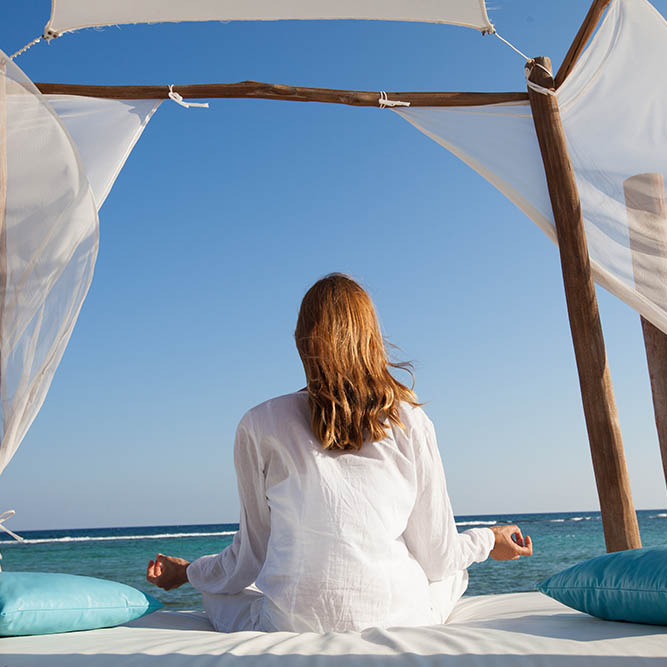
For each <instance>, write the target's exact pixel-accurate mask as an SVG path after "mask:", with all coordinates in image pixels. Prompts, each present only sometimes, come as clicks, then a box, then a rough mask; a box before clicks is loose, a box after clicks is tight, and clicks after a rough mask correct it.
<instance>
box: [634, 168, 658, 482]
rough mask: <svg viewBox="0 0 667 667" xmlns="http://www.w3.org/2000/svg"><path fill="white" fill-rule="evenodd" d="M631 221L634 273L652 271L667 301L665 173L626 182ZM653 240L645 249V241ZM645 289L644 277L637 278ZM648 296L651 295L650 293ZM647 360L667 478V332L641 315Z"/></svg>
mask: <svg viewBox="0 0 667 667" xmlns="http://www.w3.org/2000/svg"><path fill="white" fill-rule="evenodd" d="M623 186H624V190H625V203H626V206H627V211H628V223H629V224H630V249H631V250H632V251H633V253H632V266H633V271H634V273H635V276H636V277H637V278H640V277H641V275H642V274H643V273H644V272H646V271H650V272H651V274H652V276H653V277H654V278H656V277H657V281H656V282H657V283H658V284H659V285H660V287H659V288H658V289H659V293H658V294H652V295H651V296H652V297H653V298H655V299H660V300H662V301H663V303H665V302H667V206H666V205H665V184H664V180H663V177H662V174H637V175H636V176H631V177H630V178H628V179H626V181H625V182H624V184H623ZM647 243H649V244H650V248H649V252H646V250H647V248H646V244H647ZM637 290H638V291H640V292H641V291H642V281H641V280H638V281H637ZM647 296H648V295H647ZM641 323H642V330H643V333H644V345H645V347H646V362H647V364H648V372H649V377H650V379H651V391H652V394H653V410H654V413H655V425H656V428H657V429H658V442H659V444H660V454H661V456H662V468H663V472H664V474H665V482H667V334H665V333H664V332H663V331H661V330H660V329H658V327H656V326H654V325H653V324H651V322H649V321H648V320H646V319H645V318H643V317H642V318H641Z"/></svg>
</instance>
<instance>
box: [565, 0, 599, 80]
mask: <svg viewBox="0 0 667 667" xmlns="http://www.w3.org/2000/svg"><path fill="white" fill-rule="evenodd" d="M610 2H611V0H594V2H593V4H592V5H591V6H590V9H589V10H588V14H586V18H585V19H584V22H583V23H582V24H581V27H580V28H579V32H577V34H576V36H575V38H574V41H573V42H572V44H571V45H570V48H569V50H568V52H567V53H566V54H565V58H564V59H563V62H562V63H561V66H560V67H559V68H558V72H557V74H556V77H555V78H554V83H555V84H556V88H560V86H561V84H562V83H563V81H565V79H566V78H567V76H568V75H569V73H570V72H571V71H572V68H573V67H574V65H575V63H576V62H577V60H578V59H579V56H580V55H581V52H582V51H583V50H584V48H585V46H586V44H587V43H588V40H589V39H590V37H591V35H592V34H593V31H594V30H595V28H596V26H597V24H598V23H599V22H600V17H601V16H602V14H603V13H604V10H605V9H606V8H607V6H608V5H609V3H610Z"/></svg>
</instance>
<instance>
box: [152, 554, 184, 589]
mask: <svg viewBox="0 0 667 667" xmlns="http://www.w3.org/2000/svg"><path fill="white" fill-rule="evenodd" d="M188 565H190V562H189V561H187V560H184V559H183V558H175V557H174V556H164V555H163V554H158V555H157V556H155V560H154V561H153V560H149V561H148V567H147V568H146V579H147V580H148V581H150V583H151V584H155V585H156V586H159V587H160V588H164V590H165V591H170V590H171V589H172V588H178V587H179V586H182V585H183V584H185V583H187V581H188V575H187V569H188Z"/></svg>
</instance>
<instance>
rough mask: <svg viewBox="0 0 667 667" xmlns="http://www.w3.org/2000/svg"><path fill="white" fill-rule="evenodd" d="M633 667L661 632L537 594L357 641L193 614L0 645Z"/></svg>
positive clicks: (44, 659)
mask: <svg viewBox="0 0 667 667" xmlns="http://www.w3.org/2000/svg"><path fill="white" fill-rule="evenodd" d="M343 660H345V662H346V663H347V664H353V665H361V666H362V667H363V665H368V666H369V667H373V666H375V665H400V666H401V667H403V666H404V665H416V666H421V665H438V666H439V667H442V666H445V667H446V666H447V665H455V666H456V667H474V666H480V667H490V666H492V665H502V666H503V667H510V666H512V667H526V666H528V665H531V666H532V665H539V666H542V667H564V666H565V665H567V666H572V667H574V666H579V665H581V666H582V667H583V666H584V665H585V666H586V667H591V666H592V667H596V666H599V667H626V666H627V667H631V666H633V667H634V666H642V665H646V666H650V667H664V666H665V665H667V628H664V627H659V626H652V625H638V624H633V623H612V622H608V621H601V620H599V619H596V618H592V617H590V616H587V615H586V614H581V613H579V612H576V611H573V610H571V609H569V608H567V607H564V606H563V605H561V604H559V603H558V602H554V601H553V600H551V599H550V598H547V597H546V596H543V595H541V594H540V593H513V594H509V595H484V596H479V597H467V598H466V597H464V598H463V599H462V600H461V601H460V602H459V604H458V605H457V607H456V609H455V610H454V612H453V614H452V616H451V618H450V622H448V623H447V624H446V625H436V626H430V627H423V628H392V629H390V630H382V629H378V628H370V629H368V630H364V631H363V632H361V633H353V632H346V633H329V634H323V635H318V634H315V633H303V634H296V633H290V632H275V633H260V632H237V633H233V634H221V633H216V632H213V631H212V629H211V626H210V625H209V623H208V621H207V620H206V616H205V614H203V613H201V612H167V611H161V612H156V613H154V614H152V615H150V616H146V617H144V618H142V619H139V620H138V621H133V622H132V623H128V624H127V625H124V626H120V627H117V628H106V629H102V630H88V631H84V632H73V633H68V634H60V635H44V636H41V637H11V638H5V639H0V665H1V666H2V667H5V666H7V667H23V666H26V667H27V666H30V667H41V666H42V665H45V666H46V665H48V667H79V666H83V665H86V666H91V667H107V666H109V665H122V666H123V667H126V666H127V667H133V666H137V667H139V666H140V667H158V666H159V667H165V666H166V667H177V666H185V665H187V666H188V667H212V666H214V665H234V664H238V665H240V666H241V667H246V666H247V667H251V666H254V665H260V666H264V665H282V666H287V665H289V666H290V667H291V666H295V667H302V666H303V667H306V666H307V667H310V666H311V665H313V666H317V665H321V666H325V667H331V666H332V665H338V664H339V663H342V662H343Z"/></svg>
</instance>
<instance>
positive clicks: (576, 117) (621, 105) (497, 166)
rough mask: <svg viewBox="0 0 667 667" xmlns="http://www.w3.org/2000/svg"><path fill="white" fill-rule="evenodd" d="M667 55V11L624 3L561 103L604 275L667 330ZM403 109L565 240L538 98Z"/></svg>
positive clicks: (642, 2)
mask: <svg viewBox="0 0 667 667" xmlns="http://www.w3.org/2000/svg"><path fill="white" fill-rule="evenodd" d="M665 63H667V23H666V22H665V19H664V18H663V17H662V16H661V15H660V14H659V13H658V12H657V11H656V10H655V9H654V8H653V6H652V5H650V4H649V3H648V2H647V1H646V0H614V2H613V3H612V5H611V6H610V9H609V11H608V13H607V15H606V17H605V19H604V21H603V23H602V25H601V26H600V29H599V30H598V32H597V33H596V35H595V37H594V39H593V40H592V42H591V44H590V46H589V47H588V48H587V50H586V51H585V52H584V53H583V54H582V56H581V58H580V59H579V61H578V62H577V64H576V66H575V68H574V70H573V71H572V73H571V74H570V76H569V77H568V78H567V79H566V81H565V83H564V84H563V85H562V86H561V88H560V89H559V91H558V102H559V105H560V109H561V116H562V121H563V127H564V129H565V134H566V137H567V142H568V148H569V151H570V157H571V159H572V164H573V167H574V172H575V176H576V180H577V186H578V189H579V194H580V197H581V205H582V210H583V216H584V224H585V230H586V237H587V240H588V248H589V253H590V256H591V261H592V266H593V272H594V276H595V280H596V282H598V283H599V284H600V285H602V286H603V287H605V288H606V289H608V290H609V291H610V292H612V293H613V294H615V295H616V296H618V297H619V298H621V299H622V300H623V301H625V302H626V303H627V304H628V305H630V306H631V307H633V308H634V309H636V310H637V311H639V312H640V313H641V314H642V315H643V316H644V317H645V318H646V319H648V320H649V321H651V322H652V323H653V324H654V325H655V326H657V327H658V328H659V329H661V330H662V331H664V332H666V333H667V284H666V282H665V280H666V276H667V254H666V253H667V220H665V219H664V218H662V220H661V219H660V218H661V214H660V213H659V211H660V209H661V206H660V204H661V203H662V202H660V201H656V198H660V196H661V195H660V193H659V192H658V190H659V188H656V187H655V185H656V184H657V183H659V181H660V180H661V178H663V179H664V178H665V175H667V86H665V84H664V80H665V76H664V66H665ZM395 111H396V113H398V114H400V115H401V116H402V117H403V118H405V119H406V120H407V121H409V122H410V123H412V124H413V125H414V126H415V127H416V128H417V129H419V130H421V131H422V132H424V133H425V134H426V135H428V136H429V137H431V138H432V139H434V140H435V141H437V142H438V143H439V144H441V145H442V146H444V147H445V148H447V149H448V150H450V151H451V152H452V153H454V154H455V155H457V156H458V157H459V158H461V159H462V160H463V161H464V162H466V163H467V164H468V165H470V166H471V167H472V168H473V169H475V170H476V171H477V172H479V173H480V174H481V175H482V176H483V177H484V178H486V179H487V180H488V181H489V182H490V183H492V184H493V185H494V186H495V187H497V188H498V189H499V190H500V191H501V192H502V193H503V194H505V195H506V196H507V197H508V198H509V199H510V200H512V201H513V202H514V203H515V204H516V205H517V206H518V207H519V208H520V209H521V210H522V211H523V212H524V213H525V214H526V215H528V216H529V217H530V218H531V219H532V220H533V221H534V222H535V223H536V224H537V225H538V226H539V227H540V228H541V229H542V230H543V231H544V232H545V233H546V234H547V235H548V236H549V238H551V239H552V240H554V241H556V233H555V229H554V223H553V214H552V211H551V205H550V202H549V195H548V191H547V186H546V181H545V177H544V168H543V166H542V159H541V157H540V150H539V146H538V144H537V137H536V135H535V129H534V125H533V121H532V116H531V112H530V106H529V105H528V103H527V102H526V103H513V104H496V105H490V106H484V107H458V108H435V107H430V108H417V107H414V108H400V109H396V110H395ZM640 174H654V175H655V176H654V177H652V178H638V179H634V178H632V177H635V176H637V175H640ZM627 179H631V180H630V181H628V180H627ZM651 184H652V185H651ZM626 197H627V199H628V201H629V203H630V206H631V208H633V209H634V210H633V212H632V213H631V214H628V209H627V206H626ZM662 211H663V212H664V206H663V207H662ZM489 215H493V212H489ZM662 215H664V213H663V214H662Z"/></svg>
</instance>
